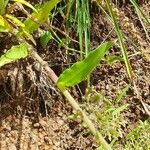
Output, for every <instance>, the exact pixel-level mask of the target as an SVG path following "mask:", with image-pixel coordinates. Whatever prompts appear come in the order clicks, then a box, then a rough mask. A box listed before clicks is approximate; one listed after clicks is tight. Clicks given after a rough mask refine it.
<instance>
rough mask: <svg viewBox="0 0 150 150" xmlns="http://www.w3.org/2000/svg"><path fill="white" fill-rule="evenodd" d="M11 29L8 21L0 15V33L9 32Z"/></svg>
mask: <svg viewBox="0 0 150 150" xmlns="http://www.w3.org/2000/svg"><path fill="white" fill-rule="evenodd" d="M11 29H12V27H11V25H10V24H9V23H8V21H7V20H6V19H5V18H4V17H3V16H1V15H0V32H9V31H11Z"/></svg>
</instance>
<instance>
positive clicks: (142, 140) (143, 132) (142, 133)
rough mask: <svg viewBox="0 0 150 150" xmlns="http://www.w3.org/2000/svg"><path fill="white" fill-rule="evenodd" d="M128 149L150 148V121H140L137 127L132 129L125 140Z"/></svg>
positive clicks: (145, 149) (141, 149) (146, 149)
mask: <svg viewBox="0 0 150 150" xmlns="http://www.w3.org/2000/svg"><path fill="white" fill-rule="evenodd" d="M125 149H126V150H131V149H134V150H139V149H140V150H148V149H150V121H149V120H146V121H144V122H142V121H140V122H139V123H138V125H137V127H134V129H132V130H130V132H129V133H128V135H127V137H126V141H125Z"/></svg>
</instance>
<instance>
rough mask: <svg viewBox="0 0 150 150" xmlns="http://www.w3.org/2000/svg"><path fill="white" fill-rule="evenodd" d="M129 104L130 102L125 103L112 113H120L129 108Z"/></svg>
mask: <svg viewBox="0 0 150 150" xmlns="http://www.w3.org/2000/svg"><path fill="white" fill-rule="evenodd" d="M128 106H129V104H124V105H122V106H120V107H118V108H116V109H115V110H114V111H113V112H112V115H113V116H116V115H119V114H120V113H121V112H122V111H124V110H125V109H127V107H128Z"/></svg>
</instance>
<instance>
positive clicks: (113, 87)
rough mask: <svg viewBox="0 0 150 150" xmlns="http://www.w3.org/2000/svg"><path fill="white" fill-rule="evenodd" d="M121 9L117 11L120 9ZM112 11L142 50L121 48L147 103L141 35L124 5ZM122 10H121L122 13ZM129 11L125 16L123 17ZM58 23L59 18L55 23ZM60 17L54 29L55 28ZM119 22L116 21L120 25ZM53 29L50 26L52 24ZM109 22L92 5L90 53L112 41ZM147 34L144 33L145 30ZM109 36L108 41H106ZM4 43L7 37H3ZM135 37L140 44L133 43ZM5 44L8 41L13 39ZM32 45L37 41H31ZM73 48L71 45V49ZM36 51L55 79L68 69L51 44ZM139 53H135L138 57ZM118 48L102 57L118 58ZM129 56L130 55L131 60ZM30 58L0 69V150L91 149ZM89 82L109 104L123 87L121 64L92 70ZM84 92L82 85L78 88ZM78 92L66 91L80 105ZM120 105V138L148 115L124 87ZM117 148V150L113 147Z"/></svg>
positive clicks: (149, 82) (149, 91)
mask: <svg viewBox="0 0 150 150" xmlns="http://www.w3.org/2000/svg"><path fill="white" fill-rule="evenodd" d="M120 5H122V7H121V6H120ZM120 5H119V6H116V7H117V8H118V9H119V10H120V11H122V12H123V13H124V14H125V15H126V16H127V17H128V18H129V21H130V22H131V23H132V24H133V25H134V26H135V28H136V29H137V32H138V33H139V34H138V36H139V35H140V37H137V39H132V37H134V36H132V33H131V31H130V29H129V30H126V28H124V26H122V30H123V31H124V33H125V35H126V36H127V37H128V38H131V41H132V40H133V41H134V40H135V41H136V42H138V43H139V47H142V48H143V47H144V50H141V49H140V50H139V51H138V50H137V51H135V50H134V48H133V46H132V44H131V43H127V46H128V54H129V56H130V61H131V65H132V67H133V69H134V72H135V74H136V78H137V79H136V84H137V86H138V89H139V93H140V96H141V98H142V99H143V101H144V102H145V103H146V104H150V61H149V57H148V56H149V55H150V54H149V52H148V51H147V49H148V48H150V45H149V42H148V41H145V42H144V44H143V41H141V39H144V37H145V34H144V32H143V30H142V29H141V25H140V24H139V22H138V21H137V17H136V15H135V14H134V13H133V11H132V8H131V6H130V5H128V4H126V3H125V4H120ZM149 6H150V3H149V4H148V3H146V4H143V6H142V7H143V9H144V10H145V12H146V13H147V14H149ZM126 10H127V11H126ZM129 12H130V13H129ZM58 20H59V18H58ZM61 20H62V18H60V22H59V24H57V27H60V28H61V26H59V25H61V22H62V21H61ZM120 22H121V21H120ZM54 24H55V23H54ZM112 28H113V27H112V26H111V23H110V22H109V21H108V19H107V18H105V17H104V16H103V15H102V12H101V11H99V9H98V7H97V6H96V4H95V3H93V4H92V7H91V47H92V48H95V47H96V46H98V45H99V43H101V42H102V41H103V40H104V39H105V40H108V39H115V38H116V36H115V32H114V31H112V32H111V33H110V31H111V30H112ZM148 32H149V33H150V31H148ZM108 34H109V36H108ZM5 38H6V39H7V36H6V37H5ZM139 38H140V39H139ZM138 40H139V41H138ZM9 41H12V42H14V39H10V40H9ZM37 42H38V39H37ZM9 44H10V43H8V41H7V42H6V43H5V42H4V39H3V40H2V39H0V45H3V47H1V49H0V50H1V53H2V50H3V49H5V48H9V47H10V45H9ZM75 46H76V44H75ZM37 51H38V53H39V54H40V56H42V58H43V59H44V60H45V61H48V63H49V64H50V67H52V69H53V70H54V71H55V72H56V74H57V75H59V74H60V73H61V72H62V70H64V68H66V67H67V66H68V60H67V58H66V56H65V54H66V53H67V52H66V50H65V49H64V48H60V47H58V46H57V44H56V42H54V41H51V42H49V44H48V46H47V47H46V48H45V49H42V48H41V47H40V46H39V45H38V46H37ZM141 51H142V54H138V52H141ZM120 54H121V52H120V51H119V49H118V47H117V46H116V47H114V48H113V49H111V51H110V53H109V54H108V55H120ZM134 54H135V55H134ZM69 61H70V62H75V61H77V57H76V56H72V55H70V60H69ZM33 62H34V61H33V60H32V59H31V58H29V59H27V60H22V61H19V62H15V63H13V64H11V65H7V66H4V67H3V68H2V69H1V70H0V149H1V150H93V149H96V148H97V144H96V142H95V141H94V140H93V137H92V136H91V135H90V134H89V133H88V132H87V130H85V129H84V128H83V127H81V125H80V122H78V121H73V120H71V119H69V117H68V116H69V115H71V114H72V109H71V107H70V106H68V104H67V103H66V101H65V99H64V97H62V95H61V94H60V92H59V91H58V90H57V89H56V87H55V85H53V83H52V82H51V81H50V80H49V79H48V78H47V76H46V74H45V73H44V72H42V73H41V72H40V71H37V70H36V69H35V66H34V65H36V63H34V65H33ZM91 78H92V79H91V82H92V84H93V85H94V88H95V89H96V90H97V91H98V92H102V93H103V94H104V96H106V97H107V98H108V99H109V100H110V101H113V100H114V99H115V97H116V94H117V93H118V91H119V90H120V89H122V88H124V87H125V86H126V85H127V84H129V79H128V77H127V73H126V70H125V65H124V63H123V62H117V63H114V64H112V65H108V64H105V62H104V65H102V66H101V67H97V69H95V71H94V72H93V73H92V77H91ZM80 88H81V91H84V90H85V88H84V84H83V85H81V86H80ZM81 91H80V90H78V88H76V90H75V89H73V90H72V94H73V95H74V97H75V98H76V99H77V100H79V101H82V100H81ZM121 103H124V104H125V103H129V104H130V107H129V108H128V109H127V110H126V112H124V114H125V117H126V118H128V120H129V122H128V123H127V125H126V129H124V132H125V134H126V133H127V132H128V129H130V126H131V125H132V127H134V126H135V125H136V123H137V122H138V121H139V120H143V121H144V120H146V119H147V118H148V115H147V114H146V113H145V111H144V109H143V106H142V105H141V103H140V101H139V100H138V99H137V97H136V94H135V93H134V90H133V88H130V89H129V91H128V92H127V95H126V97H125V98H124V100H123V101H122V102H121ZM119 149H121V148H119Z"/></svg>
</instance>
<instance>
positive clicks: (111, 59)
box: [106, 55, 123, 65]
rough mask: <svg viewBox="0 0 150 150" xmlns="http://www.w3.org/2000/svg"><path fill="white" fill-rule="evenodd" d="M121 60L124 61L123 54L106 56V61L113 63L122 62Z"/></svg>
mask: <svg viewBox="0 0 150 150" xmlns="http://www.w3.org/2000/svg"><path fill="white" fill-rule="evenodd" d="M120 61H123V58H122V57H121V56H115V55H114V56H107V57H106V63H107V64H109V65H111V64H113V63H115V62H120Z"/></svg>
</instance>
